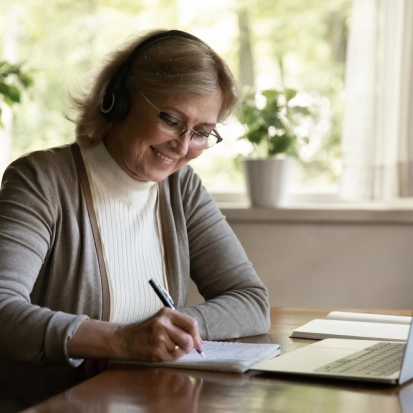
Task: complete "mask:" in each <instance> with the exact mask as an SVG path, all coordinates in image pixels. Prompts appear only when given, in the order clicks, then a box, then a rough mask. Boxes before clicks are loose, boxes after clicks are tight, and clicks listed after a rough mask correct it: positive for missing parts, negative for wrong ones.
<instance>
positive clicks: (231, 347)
mask: <svg viewBox="0 0 413 413" xmlns="http://www.w3.org/2000/svg"><path fill="white" fill-rule="evenodd" d="M279 347H280V346H279V345H278V344H251V343H232V342H222V341H204V342H203V345H202V351H203V352H204V354H205V359H204V360H203V359H202V358H201V356H200V355H199V354H198V353H197V352H196V351H195V350H193V351H192V352H191V353H189V354H185V355H184V356H183V357H181V358H180V359H178V361H179V362H187V361H188V362H199V361H203V362H205V363H207V362H208V361H222V362H223V361H226V360H231V361H246V362H253V361H255V360H259V359H263V358H264V359H265V358H266V357H271V356H272V355H273V354H274V351H276V350H277V349H279Z"/></svg>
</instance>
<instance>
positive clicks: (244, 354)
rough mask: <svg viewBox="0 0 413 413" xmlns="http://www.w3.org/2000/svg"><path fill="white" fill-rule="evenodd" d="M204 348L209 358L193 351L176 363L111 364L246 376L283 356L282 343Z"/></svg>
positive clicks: (207, 344)
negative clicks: (244, 373)
mask: <svg viewBox="0 0 413 413" xmlns="http://www.w3.org/2000/svg"><path fill="white" fill-rule="evenodd" d="M202 347H203V348H202V349H203V352H204V354H205V359H204V358H202V357H201V356H200V355H199V354H198V353H197V352H196V351H195V350H193V351H192V352H191V353H189V354H186V355H185V356H183V357H181V358H180V359H178V360H175V361H167V362H159V363H158V362H138V361H130V360H112V361H111V363H112V364H113V363H115V364H118V363H126V364H139V365H144V366H151V367H171V368H182V369H196V370H214V371H225V372H234V373H243V372H245V371H247V370H249V368H250V367H251V366H252V365H253V364H255V363H258V362H259V361H263V360H269V359H271V358H273V357H275V356H278V355H279V354H280V346H279V344H255V343H254V344H252V343H236V342H222V341H204V342H203V346H202Z"/></svg>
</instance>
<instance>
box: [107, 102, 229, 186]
mask: <svg viewBox="0 0 413 413" xmlns="http://www.w3.org/2000/svg"><path fill="white" fill-rule="evenodd" d="M157 104H158V105H159V106H160V108H161V110H162V111H165V112H167V111H168V112H170V113H171V114H173V115H174V116H177V117H178V116H180V117H181V118H182V119H183V121H185V122H186V123H187V124H188V127H189V128H196V127H200V125H205V124H208V125H215V124H216V122H217V119H218V114H219V112H220V110H221V105H222V97H221V96H220V95H209V96H198V95H190V96H180V97H169V98H167V99H165V100H164V101H162V102H160V103H158V102H157ZM161 122H162V120H161V119H160V118H159V114H158V113H156V111H155V110H154V108H153V107H152V106H150V105H148V104H147V102H146V101H145V100H144V98H143V97H142V96H141V95H140V94H135V95H134V99H133V101H132V106H131V108H130V111H129V114H128V116H127V117H126V118H125V119H124V120H123V121H122V122H119V123H115V124H114V125H113V126H112V128H111V129H110V130H109V132H108V134H107V135H106V136H105V138H104V139H103V141H104V143H105V145H106V148H107V150H108V152H109V153H110V155H111V156H112V158H113V159H114V160H115V161H116V163H117V164H118V165H119V167H120V168H122V169H123V170H124V171H125V172H126V173H127V174H128V175H129V176H130V177H132V178H133V179H136V180H138V181H144V182H145V181H152V182H160V181H163V180H164V179H166V178H167V177H168V176H169V175H171V174H173V173H174V172H175V171H177V170H178V169H179V168H182V167H183V166H184V165H186V164H187V163H188V162H189V161H190V160H192V159H195V158H197V157H198V156H199V155H201V154H202V152H203V149H200V148H194V147H193V146H192V145H190V140H191V136H192V135H191V133H190V132H185V133H183V134H181V135H176V136H171V135H167V134H165V133H164V132H163V131H162V128H161V125H162V124H161Z"/></svg>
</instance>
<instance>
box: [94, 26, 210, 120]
mask: <svg viewBox="0 0 413 413" xmlns="http://www.w3.org/2000/svg"><path fill="white" fill-rule="evenodd" d="M172 37H183V38H185V39H189V40H195V41H197V42H200V43H203V44H205V45H206V43H205V42H203V41H202V40H201V39H199V38H198V37H196V36H193V35H192V34H189V33H186V32H182V31H180V30H170V31H168V32H165V33H160V34H156V35H154V36H152V37H149V38H148V39H146V40H144V41H143V42H142V43H140V44H138V45H137V46H136V47H135V49H134V50H133V52H132V53H131V54H130V55H129V57H128V58H127V59H126V60H125V61H124V62H123V63H122V64H121V65H120V66H119V69H118V70H117V71H116V72H115V74H114V76H113V77H112V79H111V80H110V82H109V84H108V86H107V88H106V90H105V94H104V95H103V99H102V101H101V102H100V112H101V113H102V115H103V117H104V118H105V119H107V120H108V121H110V122H115V121H119V120H122V119H125V117H126V115H127V114H128V111H129V107H130V95H129V92H128V90H127V89H126V87H125V85H124V80H125V77H126V75H127V74H128V72H129V70H130V69H131V67H132V64H133V61H134V60H135V58H136V56H137V55H138V54H139V53H141V52H143V51H144V50H146V49H147V48H148V47H150V46H152V45H153V44H155V43H157V42H159V41H161V40H164V39H170V38H172ZM206 46H207V45H206Z"/></svg>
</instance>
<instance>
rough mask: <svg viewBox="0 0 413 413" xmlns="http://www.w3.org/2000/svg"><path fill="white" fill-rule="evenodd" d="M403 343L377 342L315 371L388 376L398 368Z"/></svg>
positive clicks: (401, 356) (400, 361) (403, 346)
mask: <svg viewBox="0 0 413 413" xmlns="http://www.w3.org/2000/svg"><path fill="white" fill-rule="evenodd" d="M405 345H406V344H405V343H386V342H382V343H378V344H374V345H373V346H370V347H367V348H366V349H364V350H361V351H357V352H356V353H353V354H350V355H349V356H346V357H343V358H342V359H339V360H335V361H333V362H332V363H329V364H326V365H325V366H322V367H320V368H318V369H316V370H315V371H317V372H321V373H338V374H340V373H345V374H346V375H348V374H350V375H362V376H389V375H391V374H393V373H395V372H396V371H398V370H400V366H401V364H402V359H403V354H404V348H405Z"/></svg>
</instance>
